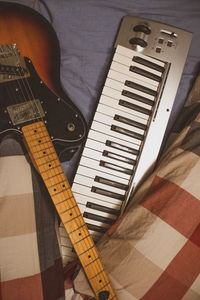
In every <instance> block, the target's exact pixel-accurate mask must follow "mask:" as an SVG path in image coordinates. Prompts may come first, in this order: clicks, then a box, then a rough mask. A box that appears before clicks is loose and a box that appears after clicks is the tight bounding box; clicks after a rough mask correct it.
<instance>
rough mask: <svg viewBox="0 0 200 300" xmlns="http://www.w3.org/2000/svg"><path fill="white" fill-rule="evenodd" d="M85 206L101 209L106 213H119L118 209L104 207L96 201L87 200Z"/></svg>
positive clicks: (117, 214) (116, 214)
mask: <svg viewBox="0 0 200 300" xmlns="http://www.w3.org/2000/svg"><path fill="white" fill-rule="evenodd" d="M86 207H88V208H91V209H95V210H98V211H102V212H105V213H108V214H111V215H115V216H119V215H120V211H119V210H116V209H113V208H110V207H106V206H103V205H99V204H96V203H92V202H87V204H86Z"/></svg>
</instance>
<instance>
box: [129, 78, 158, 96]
mask: <svg viewBox="0 0 200 300" xmlns="http://www.w3.org/2000/svg"><path fill="white" fill-rule="evenodd" d="M124 84H125V85H126V86H128V87H130V88H133V89H135V90H138V91H140V92H143V93H146V94H149V95H151V96H154V97H156V96H157V94H158V93H157V91H154V90H152V89H149V88H147V87H146V86H143V85H140V84H138V83H135V82H133V81H130V80H126V81H125V83H124Z"/></svg>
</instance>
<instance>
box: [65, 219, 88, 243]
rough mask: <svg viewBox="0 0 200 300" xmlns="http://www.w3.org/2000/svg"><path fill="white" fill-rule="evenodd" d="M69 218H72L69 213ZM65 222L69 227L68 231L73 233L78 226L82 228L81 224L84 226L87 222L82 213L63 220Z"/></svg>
mask: <svg viewBox="0 0 200 300" xmlns="http://www.w3.org/2000/svg"><path fill="white" fill-rule="evenodd" d="M65 216H66V215H65ZM67 218H70V216H69V215H68V216H67ZM63 223H64V225H66V226H67V227H68V233H71V232H73V231H75V230H77V229H78V228H80V227H81V226H83V225H84V224H85V222H84V220H83V217H82V215H81V214H80V215H78V216H73V217H71V220H67V221H66V222H63ZM77 242H78V241H77Z"/></svg>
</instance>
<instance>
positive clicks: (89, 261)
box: [22, 121, 117, 300]
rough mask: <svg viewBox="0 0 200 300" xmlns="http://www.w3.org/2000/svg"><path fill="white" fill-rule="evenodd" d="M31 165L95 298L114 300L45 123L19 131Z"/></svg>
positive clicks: (33, 124) (35, 124) (113, 294)
mask: <svg viewBox="0 0 200 300" xmlns="http://www.w3.org/2000/svg"><path fill="white" fill-rule="evenodd" d="M22 133H23V136H24V141H25V144H26V146H27V149H28V151H29V155H30V158H31V160H32V162H33V165H34V166H35V168H36V169H37V171H38V172H39V174H40V175H41V177H42V179H43V181H44V183H45V185H46V187H47V189H48V191H49V194H50V196H51V199H52V201H53V203H54V205H55V207H56V210H57V212H58V214H59V216H60V218H61V221H62V222H63V224H64V227H65V229H66V231H67V233H68V235H69V237H70V239H71V242H72V244H73V247H74V249H75V251H76V253H77V256H78V258H79V260H80V262H81V264H82V267H83V269H84V271H85V274H86V276H87V278H88V281H89V283H90V285H91V287H92V289H93V292H94V294H95V295H96V298H97V299H99V300H106V299H108V300H111V299H112V300H115V299H116V300H117V297H116V295H115V292H114V290H113V288H112V286H111V283H110V281H109V278H108V276H107V274H106V272H105V271H104V267H103V265H102V262H101V260H100V258H99V254H98V252H97V249H96V247H95V244H94V242H93V240H92V238H91V236H90V233H89V231H88V229H87V226H86V224H85V221H84V219H83V217H82V215H81V212H80V210H79V207H78V205H77V202H76V200H75V198H74V196H73V193H72V191H71V188H70V185H69V183H68V180H67V178H66V176H65V174H64V172H63V170H62V167H61V165H60V161H59V158H58V156H57V154H56V151H55V149H54V146H53V144H52V142H51V138H50V136H49V134H48V131H47V129H46V126H45V124H44V122H42V121H41V122H36V123H32V124H30V125H27V126H24V127H23V128H22Z"/></svg>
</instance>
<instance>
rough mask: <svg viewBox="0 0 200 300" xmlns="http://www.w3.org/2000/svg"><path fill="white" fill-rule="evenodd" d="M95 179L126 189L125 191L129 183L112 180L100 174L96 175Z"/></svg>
mask: <svg viewBox="0 0 200 300" xmlns="http://www.w3.org/2000/svg"><path fill="white" fill-rule="evenodd" d="M94 181H96V182H99V183H102V184H106V185H109V186H113V187H115V188H118V189H120V190H124V191H126V190H127V189H128V185H126V184H123V183H120V182H116V181H114V180H110V179H107V178H103V177H100V176H96V177H95V179H94Z"/></svg>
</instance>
